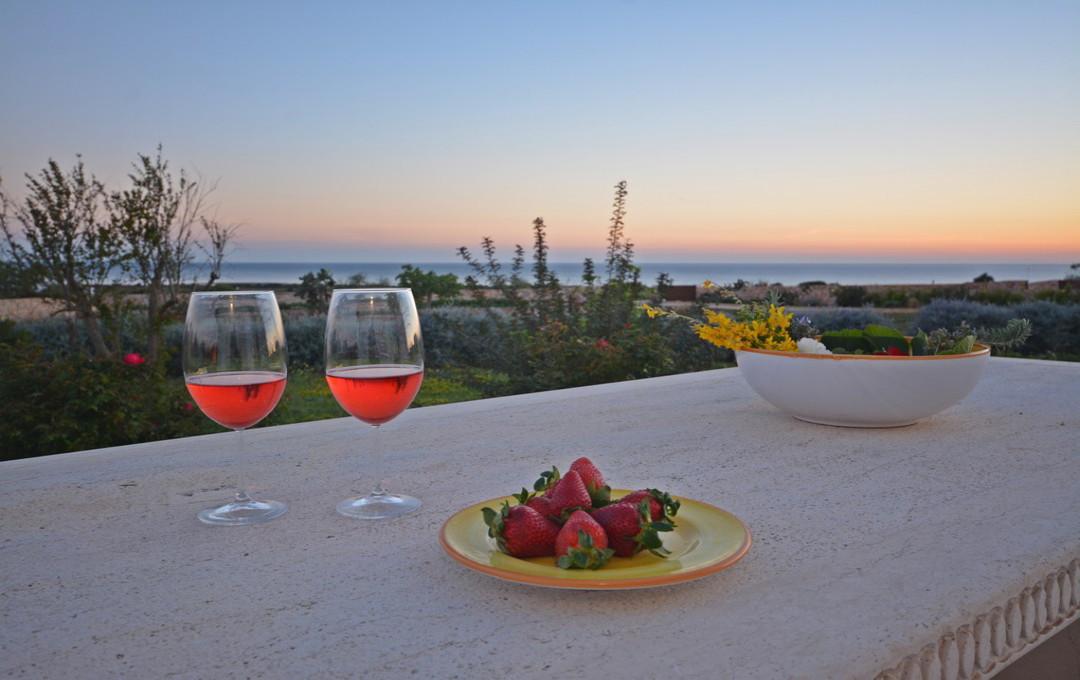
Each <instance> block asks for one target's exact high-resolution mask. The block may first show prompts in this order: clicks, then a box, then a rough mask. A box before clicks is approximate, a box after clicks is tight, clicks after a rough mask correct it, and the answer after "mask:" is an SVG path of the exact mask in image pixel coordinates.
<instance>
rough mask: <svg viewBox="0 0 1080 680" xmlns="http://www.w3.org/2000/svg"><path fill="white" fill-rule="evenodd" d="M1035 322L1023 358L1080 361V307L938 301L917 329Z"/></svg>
mask: <svg viewBox="0 0 1080 680" xmlns="http://www.w3.org/2000/svg"><path fill="white" fill-rule="evenodd" d="M1017 317H1019V318H1024V319H1028V320H1029V321H1031V326H1032V335H1031V338H1030V339H1029V340H1028V341H1027V342H1026V343H1025V344H1024V345H1023V346H1022V347H1020V348H1019V350H1018V353H1019V354H1021V355H1022V356H1034V357H1049V358H1057V359H1080V305H1072V304H1070V305H1059V304H1055V303H1052V302H1042V301H1036V302H1024V303H1020V304H1016V305H1007V306H1006V305H988V304H983V303H978V302H968V301H964V300H936V301H934V302H932V303H930V304H929V305H926V306H925V307H923V308H922V309H920V310H919V314H918V315H917V316H916V317H915V321H914V323H913V326H914V327H916V328H922V329H923V330H925V331H928V332H929V331H931V330H935V329H938V328H946V329H949V330H955V329H956V328H957V327H958V326H959V325H960V323H961V322H963V321H966V322H967V323H968V324H969V325H971V326H972V327H975V328H979V327H983V328H996V327H1000V326H1004V325H1005V323H1006V322H1007V321H1008V320H1009V319H1012V318H1017Z"/></svg>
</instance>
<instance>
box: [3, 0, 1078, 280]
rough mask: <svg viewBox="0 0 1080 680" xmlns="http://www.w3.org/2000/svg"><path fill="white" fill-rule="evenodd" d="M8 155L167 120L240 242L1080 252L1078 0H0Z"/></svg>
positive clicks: (747, 251) (741, 256) (565, 250)
mask: <svg viewBox="0 0 1080 680" xmlns="http://www.w3.org/2000/svg"><path fill="white" fill-rule="evenodd" d="M0 27H2V29H3V30H2V34H3V39H2V40H0V93H2V96H0V177H2V178H3V180H4V187H5V190H6V191H8V192H9V193H11V194H13V195H16V196H17V195H18V194H19V190H20V186H21V183H22V175H23V173H25V172H33V171H36V170H37V169H39V168H41V167H42V166H43V165H44V163H45V162H46V160H47V159H49V158H55V159H57V160H58V161H61V162H62V163H64V164H65V165H67V164H70V163H72V162H73V161H74V158H75V155H76V154H82V156H83V158H84V161H85V162H86V164H87V167H88V168H89V169H90V170H91V171H93V172H94V173H95V174H96V175H97V176H98V177H99V178H101V179H102V180H104V181H105V182H106V183H107V184H109V185H110V186H116V187H119V186H121V185H122V184H123V182H124V181H125V174H126V172H127V170H128V168H129V166H130V163H131V161H132V160H134V158H135V157H136V154H138V153H150V152H152V150H153V149H154V148H155V147H156V146H157V145H158V144H161V145H162V146H163V148H164V154H165V156H166V157H167V158H168V159H169V160H170V161H171V162H172V164H173V166H174V167H177V168H179V167H183V168H186V169H188V170H189V171H191V172H193V173H198V174H199V175H201V176H202V177H203V178H204V179H205V180H206V181H208V182H209V181H216V182H217V188H216V190H215V191H214V193H213V196H212V207H213V210H214V214H215V215H216V217H217V218H218V219H219V220H220V221H223V222H230V223H240V224H242V225H243V226H242V229H241V232H240V242H239V245H240V248H239V249H238V250H237V251H236V253H235V254H234V259H236V260H318V259H332V260H335V261H343V260H357V261H378V260H411V261H446V260H452V259H453V258H454V251H455V250H456V248H457V247H458V246H460V245H468V246H471V247H473V248H474V249H475V247H476V244H477V243H478V242H479V240H480V238H481V237H482V236H485V235H488V236H491V237H493V238H494V239H495V241H496V244H497V245H501V246H502V247H503V248H504V249H505V250H506V252H507V253H508V251H509V249H510V248H511V247H512V245H513V244H514V243H519V242H520V243H525V244H528V243H529V242H530V240H531V234H530V224H531V222H532V220H533V218H535V217H537V216H542V217H543V218H544V219H545V222H546V224H547V227H548V235H549V240H550V243H551V246H552V257H553V259H556V260H565V259H576V258H578V257H581V256H584V255H594V254H596V253H598V252H601V251H602V250H603V247H604V238H605V235H606V229H607V220H608V217H609V214H610V209H611V199H612V187H613V185H614V184H615V183H616V182H617V181H618V180H623V179H625V180H626V181H627V182H628V183H629V197H628V210H629V212H628V216H627V233H628V235H629V236H630V237H631V239H632V240H633V241H634V242H635V243H636V245H637V253H638V257H639V259H641V260H644V261H680V260H690V261H697V262H700V261H706V260H717V261H726V262H731V261H739V260H745V261H927V262H933V261H946V262H960V261H985V262H1073V261H1078V260H1080V2H1076V1H1075V0H1072V1H1070V2H1061V3H1054V2H996V1H993V0H983V1H979V2H950V3H940V2H932V3H920V2H905V3H884V2H881V3H878V2H851V3H835V2H828V3H825V2H799V3H793V2H762V3H745V4H734V3H721V2H706V3H693V2H673V3H656V2H631V1H624V2H587V3H570V2H566V3H526V2H516V1H513V0H504V1H503V2H490V3H489V2H469V3H450V2H432V3H413V2H366V3H362V2H348V3H345V2H343V3H327V2H321V3H319V2H312V3H299V2H297V3H291V4H278V3H272V2H250V3H245V2H239V1H235V2H182V3H181V2H130V3H108V2H93V3H88V2H70V3H57V2H43V1H40V0H33V1H23V0H0Z"/></svg>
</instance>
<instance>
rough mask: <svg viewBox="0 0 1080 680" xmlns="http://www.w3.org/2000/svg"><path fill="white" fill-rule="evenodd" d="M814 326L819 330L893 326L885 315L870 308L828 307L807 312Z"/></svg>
mask: <svg viewBox="0 0 1080 680" xmlns="http://www.w3.org/2000/svg"><path fill="white" fill-rule="evenodd" d="M806 316H808V317H810V320H811V321H812V322H813V325H814V327H815V328H817V329H818V330H820V331H839V330H843V329H845V328H865V327H866V326H869V325H870V324H877V325H879V326H893V325H894V324H893V323H892V322H891V321H890V320H889V319H888V318H887V317H885V316H882V315H881V314H878V313H877V312H875V311H873V310H870V309H829V310H822V311H820V312H818V311H814V312H809V313H807V314H806Z"/></svg>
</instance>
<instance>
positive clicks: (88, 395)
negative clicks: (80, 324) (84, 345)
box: [0, 322, 209, 459]
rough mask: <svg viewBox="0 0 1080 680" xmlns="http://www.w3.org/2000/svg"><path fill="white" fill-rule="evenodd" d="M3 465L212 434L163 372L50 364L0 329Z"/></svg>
mask: <svg viewBox="0 0 1080 680" xmlns="http://www.w3.org/2000/svg"><path fill="white" fill-rule="evenodd" d="M0 375H3V376H4V379H3V380H2V381H0V402H2V403H3V404H4V405H5V408H4V426H3V428H0V458H2V459H10V458H22V457H29V456H40V455H44V454H49V453H60V452H64V451H73V450H78V449H91V448H98V447H102V446H117V445H121V444H133V443H136V442H141V441H148V440H152V439H167V438H170V437H177V436H182V435H185V434H196V433H200V432H205V431H209V430H208V425H207V422H206V421H205V419H203V418H202V416H201V415H199V413H198V411H197V409H195V408H194V407H193V405H191V401H190V397H189V396H188V394H187V391H186V390H185V389H184V387H183V383H182V382H180V381H169V380H167V379H166V378H165V375H164V371H163V370H162V369H161V367H160V366H153V365H151V364H144V365H141V366H126V365H124V364H121V363H119V362H115V361H91V360H88V359H86V358H83V357H80V356H65V357H60V358H52V359H50V358H47V357H46V356H45V353H44V352H43V350H42V349H41V348H40V347H38V346H37V345H35V344H34V342H33V341H32V339H31V338H30V336H29V334H27V333H25V332H19V331H18V330H16V329H15V327H14V324H12V323H10V322H2V323H0Z"/></svg>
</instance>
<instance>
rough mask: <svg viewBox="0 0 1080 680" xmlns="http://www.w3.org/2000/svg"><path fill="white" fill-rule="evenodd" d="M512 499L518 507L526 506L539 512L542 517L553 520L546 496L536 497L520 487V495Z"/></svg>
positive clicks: (517, 494) (549, 502)
mask: <svg viewBox="0 0 1080 680" xmlns="http://www.w3.org/2000/svg"><path fill="white" fill-rule="evenodd" d="M514 499H515V500H516V501H517V502H518V505H527V506H529V507H530V508H532V509H533V510H536V511H537V512H539V513H540V514H541V515H543V516H544V517H549V518H552V519H554V518H553V517H551V516H552V515H553V514H554V513H552V512H551V499H550V498H548V497H546V496H537V495H536V494H534V493H532V492H530V491H529V490H528V489H526V488H525V487H522V488H521V493H516V494H514ZM556 516H557V515H556Z"/></svg>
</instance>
